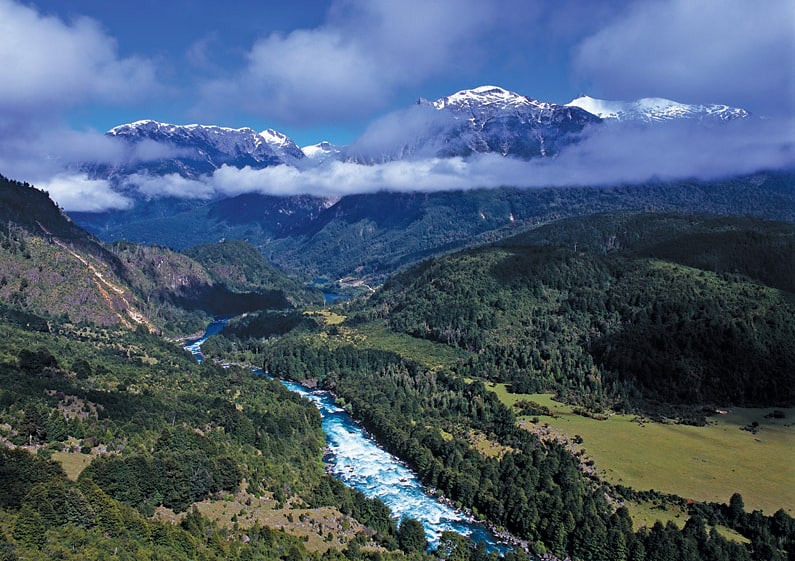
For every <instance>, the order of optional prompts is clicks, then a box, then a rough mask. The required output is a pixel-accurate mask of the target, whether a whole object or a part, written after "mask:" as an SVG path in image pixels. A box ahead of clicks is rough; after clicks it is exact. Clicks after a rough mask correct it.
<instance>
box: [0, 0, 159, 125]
mask: <svg viewBox="0 0 795 561" xmlns="http://www.w3.org/2000/svg"><path fill="white" fill-rule="evenodd" d="M0 68H2V69H3V72H4V76H5V78H4V79H3V80H0V124H3V122H6V123H8V122H14V121H17V120H20V119H30V118H33V117H35V116H37V114H44V115H46V116H52V114H53V113H56V112H57V111H59V110H61V109H64V108H70V107H74V106H77V105H81V104H85V103H91V102H103V103H119V102H126V101H130V100H132V99H137V98H139V97H140V96H143V95H145V94H147V93H149V92H150V91H151V90H152V89H154V88H155V83H156V81H155V72H154V67H153V66H152V65H151V63H149V62H148V61H146V60H143V59H141V58H137V57H128V58H121V57H119V55H118V52H117V46H116V42H115V41H114V40H113V39H112V38H111V37H109V36H108V35H107V34H106V33H105V32H104V31H103V30H102V28H101V27H100V26H99V24H98V23H97V22H96V21H94V20H92V19H89V18H85V17H81V18H78V19H75V20H74V21H72V22H70V23H65V22H63V21H61V20H60V19H58V18H56V17H52V16H45V15H42V14H40V13H39V12H37V11H36V10H35V9H34V8H31V7H28V6H26V5H23V4H20V3H17V2H14V1H12V0H0Z"/></svg>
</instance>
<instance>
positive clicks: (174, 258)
mask: <svg viewBox="0 0 795 561" xmlns="http://www.w3.org/2000/svg"><path fill="white" fill-rule="evenodd" d="M0 223H2V224H3V227H2V229H0V300H1V301H2V302H3V303H4V304H6V305H8V306H11V308H13V309H14V310H16V311H18V312H24V313H32V314H35V315H38V316H41V317H44V318H49V319H58V320H59V321H72V322H75V323H79V322H83V321H86V322H90V323H93V324H96V325H120V326H124V327H127V328H131V329H132V328H136V327H138V326H141V327H143V328H145V329H147V330H149V331H161V330H165V331H166V332H168V333H180V332H182V333H184V332H185V331H186V330H194V329H196V328H198V327H200V326H202V325H203V324H204V323H206V320H207V317H206V314H205V313H202V312H207V313H210V314H217V313H225V314H233V313H240V312H245V311H251V310H259V309H285V308H292V307H293V306H294V305H295V304H303V303H308V302H319V301H322V297H321V296H320V295H319V293H313V292H312V291H309V290H307V289H306V288H304V287H303V286H302V285H301V284H299V283H297V282H296V281H293V280H292V279H289V278H287V277H286V276H285V275H284V274H283V273H281V272H280V271H278V270H276V269H275V268H274V267H273V266H271V265H270V264H268V263H266V262H264V260H263V259H262V256H261V255H260V254H259V253H258V252H256V250H254V249H253V248H251V247H249V246H245V244H242V243H240V242H235V243H230V244H226V245H223V246H222V247H220V248H214V247H213V246H207V247H205V248H203V249H202V251H201V252H197V254H196V255H197V259H198V260H196V259H193V258H191V257H190V256H188V255H183V254H180V253H177V252H175V251H173V250H170V249H168V248H165V247H161V246H141V245H137V244H133V243H129V242H117V243H114V244H112V245H106V244H105V243H103V242H101V241H100V240H99V239H97V238H96V237H94V236H93V235H91V234H89V233H88V232H86V231H85V230H83V229H82V228H80V227H79V226H77V225H76V224H75V223H73V222H72V221H71V220H70V219H69V217H68V216H67V215H65V214H64V213H63V212H62V211H61V210H60V209H58V207H57V206H56V205H55V204H54V203H53V202H52V200H50V198H49V197H48V196H47V194H46V193H44V192H43V191H39V190H37V189H35V188H34V187H32V186H30V185H28V184H23V183H19V182H16V181H12V180H8V179H6V178H4V177H2V176H0ZM206 256H210V257H209V258H208V259H206V263H207V265H206V266H205V265H203V264H202V263H203V262H205V261H202V259H205V257H206ZM230 261H235V263H234V264H230Z"/></svg>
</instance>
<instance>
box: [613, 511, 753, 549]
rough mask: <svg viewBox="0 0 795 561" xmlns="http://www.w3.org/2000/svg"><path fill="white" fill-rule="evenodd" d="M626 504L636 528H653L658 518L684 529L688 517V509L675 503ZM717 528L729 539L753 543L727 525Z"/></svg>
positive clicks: (708, 527)
mask: <svg viewBox="0 0 795 561" xmlns="http://www.w3.org/2000/svg"><path fill="white" fill-rule="evenodd" d="M625 506H626V507H627V509H628V510H629V512H630V516H631V517H632V526H633V527H634V528H635V530H640V529H641V528H651V527H652V526H654V523H655V522H657V521H658V520H659V521H660V522H662V523H663V524H667V523H668V522H673V523H674V524H676V526H677V527H678V528H679V529H682V528H684V526H685V522H687V519H688V514H687V511H686V510H685V509H683V508H681V507H678V506H675V505H662V504H660V503H658V502H649V501H643V502H636V501H628V502H627V503H626V505H625ZM710 528H712V526H707V530H709V529H710ZM715 529H716V530H717V531H718V533H719V534H720V535H722V536H723V537H724V538H726V539H727V540H732V541H735V542H739V543H751V540H749V539H748V538H746V537H745V536H743V535H742V534H739V533H738V532H736V531H734V530H732V529H731V528H727V527H726V526H720V525H718V526H715Z"/></svg>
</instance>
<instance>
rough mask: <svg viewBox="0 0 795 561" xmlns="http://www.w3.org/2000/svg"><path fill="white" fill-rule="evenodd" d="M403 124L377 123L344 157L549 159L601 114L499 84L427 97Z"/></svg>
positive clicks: (375, 159) (362, 159)
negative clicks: (378, 141) (388, 132)
mask: <svg viewBox="0 0 795 561" xmlns="http://www.w3.org/2000/svg"><path fill="white" fill-rule="evenodd" d="M398 119H399V123H394V122H391V121H386V122H380V123H376V124H375V125H374V127H373V128H371V130H370V131H369V132H366V133H365V134H364V136H363V137H362V139H360V141H358V142H357V143H355V144H354V145H353V146H352V147H350V148H349V149H348V150H347V152H346V156H347V157H348V158H349V159H351V160H354V161H357V162H361V163H374V162H385V161H391V160H398V159H406V158H416V157H439V158H450V157H456V156H459V157H467V156H471V155H473V154H484V153H496V154H500V155H502V156H512V157H517V158H522V159H529V158H535V157H547V156H552V155H554V154H556V153H558V152H559V151H560V150H561V149H563V148H564V147H565V146H566V145H568V144H571V143H572V142H575V141H576V140H577V137H578V135H579V134H580V133H581V132H582V131H583V129H584V128H585V127H586V126H587V125H591V124H597V123H599V122H600V121H601V119H600V118H599V117H596V116H595V115H592V114H590V113H588V112H587V111H584V110H582V109H580V108H579V107H567V106H563V105H557V104H554V103H546V102H541V101H537V100H535V99H532V98H529V97H526V96H523V95H520V94H517V93H514V92H510V91H508V90H505V89H503V88H500V87H497V86H481V87H478V88H474V89H471V90H461V91H459V92H456V93H454V94H453V95H450V96H447V97H443V98H440V99H437V100H436V101H428V100H425V99H420V100H418V101H417V104H416V106H415V107H414V108H413V110H410V111H409V112H408V113H407V114H404V115H400V116H398ZM399 124H402V125H403V128H398V130H397V131H396V132H394V133H392V138H391V139H390V142H389V144H387V145H386V146H379V145H378V144H376V145H375V146H372V145H369V140H370V139H371V138H373V137H382V136H389V135H384V134H383V130H382V129H392V128H395V127H397V126H399Z"/></svg>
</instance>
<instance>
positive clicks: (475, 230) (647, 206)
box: [76, 173, 795, 285]
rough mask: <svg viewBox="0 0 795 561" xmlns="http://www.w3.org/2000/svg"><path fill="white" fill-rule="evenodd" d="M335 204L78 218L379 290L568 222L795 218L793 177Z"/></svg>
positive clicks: (162, 205)
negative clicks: (422, 265) (236, 245)
mask: <svg viewBox="0 0 795 561" xmlns="http://www.w3.org/2000/svg"><path fill="white" fill-rule="evenodd" d="M332 202H334V204H331V202H330V201H328V200H325V199H322V198H319V197H289V198H278V197H272V196H266V195H257V194H246V195H240V196H238V197H234V198H229V199H224V200H221V201H217V202H211V203H206V204H202V205H201V206H198V207H196V208H183V207H184V206H186V205H188V204H189V203H188V202H186V201H179V200H173V199H172V200H160V201H152V202H151V203H148V204H147V205H146V207H142V208H140V209H132V210H128V211H116V212H110V213H107V214H106V215H103V214H100V215H95V214H91V213H79V214H78V215H76V220H77V221H78V222H79V223H80V224H82V225H85V226H86V227H87V228H88V229H90V230H91V231H92V232H94V233H96V234H97V235H101V236H103V238H105V239H127V240H132V241H136V242H139V243H147V244H155V243H157V244H165V245H168V246H170V247H174V248H184V247H189V246H193V245H197V244H202V243H207V242H208V241H216V240H219V239H241V240H247V241H248V242H249V243H251V244H252V245H253V246H255V247H256V248H257V249H258V250H260V251H261V252H262V254H263V255H265V257H266V258H267V259H269V260H270V261H272V262H274V263H276V264H277V265H279V266H281V267H283V268H285V269H286V270H289V271H298V272H300V273H302V274H304V275H307V276H311V277H326V278H330V279H340V278H343V277H348V276H354V277H358V278H362V277H365V278H367V279H371V282H370V284H371V285H373V283H378V282H381V281H383V279H385V278H386V277H387V276H388V275H389V274H391V273H392V272H394V271H396V270H398V269H400V268H402V267H405V266H407V265H411V264H413V263H417V262H418V261H420V260H423V259H427V258H428V257H431V256H433V255H437V254H439V253H443V252H449V251H454V250H459V249H461V248H464V247H467V246H471V245H476V244H481V243H484V242H492V241H495V240H499V239H503V238H505V237H508V236H512V235H515V234H517V233H519V232H522V231H524V230H525V229H527V228H529V227H533V226H536V225H538V224H544V223H549V222H552V221H555V220H558V219H561V218H565V217H578V216H580V217H582V216H589V215H592V214H594V213H598V212H616V211H632V212H638V211H656V212H678V213H685V214H691V213H693V212H702V213H708V214H713V215H735V216H755V217H759V218H767V219H773V220H783V221H788V222H792V221H793V220H795V212H793V209H795V198H793V193H792V174H791V173H771V174H758V175H754V176H751V177H741V178H733V179H729V180H722V181H716V182H709V183H703V182H698V181H683V182H678V183H651V184H647V185H635V186H618V187H604V188H597V187H583V188H568V189H563V188H549V189H516V188H507V187H506V188H499V189H480V190H470V191H449V192H435V193H373V194H368V195H352V196H347V197H343V198H342V199H340V200H339V201H332ZM193 206H194V207H195V203H193Z"/></svg>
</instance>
